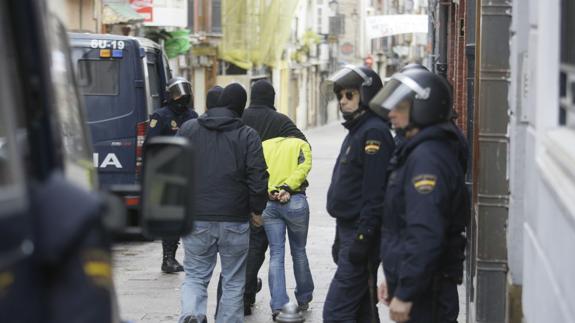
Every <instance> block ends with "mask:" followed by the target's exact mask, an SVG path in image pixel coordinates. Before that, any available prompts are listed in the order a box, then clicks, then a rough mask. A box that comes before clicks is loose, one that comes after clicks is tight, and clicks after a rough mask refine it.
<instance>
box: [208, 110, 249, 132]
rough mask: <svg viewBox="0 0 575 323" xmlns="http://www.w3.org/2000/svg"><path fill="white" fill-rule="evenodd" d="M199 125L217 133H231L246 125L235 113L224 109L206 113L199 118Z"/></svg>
mask: <svg viewBox="0 0 575 323" xmlns="http://www.w3.org/2000/svg"><path fill="white" fill-rule="evenodd" d="M198 123H199V124H200V125H201V126H202V127H204V128H206V129H210V130H215V131H231V130H235V129H238V128H240V127H242V126H243V125H244V123H243V122H242V120H240V119H239V118H238V116H237V115H236V114H235V112H233V111H230V110H229V109H227V108H223V107H216V108H212V109H210V110H208V111H206V113H204V114H203V115H202V116H201V117H199V118H198Z"/></svg>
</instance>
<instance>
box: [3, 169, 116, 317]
mask: <svg viewBox="0 0 575 323" xmlns="http://www.w3.org/2000/svg"><path fill="white" fill-rule="evenodd" d="M103 212H104V204H103V203H102V201H101V200H100V198H99V197H98V196H96V195H95V194H93V193H88V192H85V191H83V190H80V189H78V188H77V187H75V186H74V185H71V184H69V183H68V182H66V181H65V180H64V179H63V177H61V176H53V177H52V178H51V179H50V180H48V181H47V183H45V184H42V185H41V186H40V187H35V188H34V189H33V190H31V199H30V209H29V211H28V212H27V214H26V215H25V218H27V219H29V220H30V221H29V223H30V228H31V229H32V230H31V232H30V236H29V238H30V240H31V241H32V242H33V246H34V247H33V249H30V250H29V251H30V252H32V253H31V254H30V255H26V253H24V255H26V257H25V258H22V259H19V258H12V259H11V260H19V261H15V262H14V263H13V264H12V265H10V266H7V267H0V322H3V323H20V322H53V323H56V322H86V323H90V322H93V323H106V322H113V321H116V318H114V317H113V316H115V315H117V313H114V308H115V307H116V305H115V297H114V295H113V293H114V289H113V282H112V265H111V255H110V240H109V238H108V234H107V233H106V231H105V229H104V226H103V224H102V221H103V219H102V215H103ZM19 229H23V228H19ZM5 238H7V237H5V236H0V242H2V241H4V239H5ZM23 249H24V248H23Z"/></svg>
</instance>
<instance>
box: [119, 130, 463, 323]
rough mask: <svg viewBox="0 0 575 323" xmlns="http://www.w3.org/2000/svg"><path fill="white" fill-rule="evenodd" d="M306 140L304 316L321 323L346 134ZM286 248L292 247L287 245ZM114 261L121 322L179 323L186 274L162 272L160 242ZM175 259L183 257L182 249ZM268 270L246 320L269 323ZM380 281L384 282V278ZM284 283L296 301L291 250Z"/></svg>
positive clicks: (135, 245)
mask: <svg viewBox="0 0 575 323" xmlns="http://www.w3.org/2000/svg"><path fill="white" fill-rule="evenodd" d="M306 136H307V137H308V139H309V141H310V143H311V145H312V149H313V168H312V171H311V174H310V176H309V182H310V187H309V189H308V199H309V204H310V212H311V220H310V230H309V236H308V249H307V251H308V258H309V261H310V265H311V269H312V274H313V277H314V282H315V293H314V300H313V301H312V303H311V305H310V310H309V311H308V312H307V313H306V314H305V318H306V322H314V323H319V322H322V319H321V318H322V308H323V301H324V299H325V296H326V294H327V290H328V288H329V283H330V281H331V278H332V277H333V274H334V272H335V268H336V267H335V264H334V263H333V261H332V259H331V244H332V241H333V237H334V232H335V231H334V229H335V222H334V220H333V219H332V218H331V217H329V216H328V214H327V212H326V210H325V202H326V201H325V200H326V192H327V188H328V186H329V183H330V177H331V171H332V169H333V164H334V161H335V158H336V157H337V153H338V150H339V145H340V144H341V142H342V140H343V137H344V136H345V131H344V128H343V127H342V126H341V125H340V124H339V123H335V124H331V125H328V126H325V127H321V128H317V129H312V130H309V131H307V132H306ZM287 248H288V249H289V246H288V247H287ZM114 258H115V259H114V260H115V261H114V278H115V282H116V288H117V291H118V297H119V302H120V309H121V314H122V318H124V319H126V320H132V321H135V322H177V319H178V315H179V312H180V284H181V282H182V280H183V278H184V274H183V273H181V274H173V275H167V274H162V273H161V272H160V263H161V244H160V242H157V241H156V242H148V243H146V242H129V243H121V244H117V245H116V246H115V248H114ZM177 258H178V259H179V260H182V259H183V250H182V248H181V247H180V248H179V250H178V256H177ZM267 268H268V258H267V257H266V262H265V263H264V265H263V266H262V269H261V271H260V277H261V278H262V280H263V282H264V284H263V288H262V291H261V292H260V293H259V294H258V295H257V300H256V304H255V308H254V314H253V315H251V316H248V317H246V320H245V321H246V322H253V323H256V322H257V323H260V322H268V321H269V322H271V311H270V308H269V300H270V294H269V289H268V284H267ZM218 272H219V268H218V267H216V269H215V271H214V276H213V277H212V281H211V283H210V287H209V296H208V319H211V320H212V322H213V317H214V312H215V308H216V301H215V300H216V285H217V281H216V279H217V273H218ZM380 276H381V271H380ZM214 277H215V278H214ZM379 279H380V280H381V277H379ZM286 280H287V286H288V289H289V291H288V294H289V295H290V297H291V298H292V301H295V299H294V297H293V289H294V288H295V281H294V278H293V271H292V267H291V259H290V256H289V251H286ZM460 304H461V305H460V306H461V308H462V311H461V314H460V322H463V321H464V319H463V318H464V317H465V305H464V304H465V292H464V290H461V291H460ZM378 307H379V312H380V317H381V319H382V320H381V322H382V323H383V322H391V321H389V318H388V313H387V308H386V307H385V306H383V305H378Z"/></svg>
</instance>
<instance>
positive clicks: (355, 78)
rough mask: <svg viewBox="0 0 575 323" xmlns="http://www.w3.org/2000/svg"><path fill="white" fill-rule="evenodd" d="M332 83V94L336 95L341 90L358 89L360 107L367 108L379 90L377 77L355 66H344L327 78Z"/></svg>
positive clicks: (380, 85)
mask: <svg viewBox="0 0 575 323" xmlns="http://www.w3.org/2000/svg"><path fill="white" fill-rule="evenodd" d="M329 81H331V82H333V92H334V93H335V94H338V93H339V91H341V90H343V89H358V90H359V93H360V104H359V105H360V106H363V107H366V108H367V106H368V104H369V102H370V101H371V99H372V98H373V97H374V96H375V95H376V94H377V92H378V91H379V90H380V89H381V87H382V83H381V79H380V78H379V75H377V73H375V72H374V71H373V70H371V69H369V68H367V67H363V66H355V65H346V66H344V67H343V68H342V69H341V70H339V71H338V72H337V73H335V74H334V75H332V76H331V77H330V78H329Z"/></svg>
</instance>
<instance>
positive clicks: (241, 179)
mask: <svg viewBox="0 0 575 323" xmlns="http://www.w3.org/2000/svg"><path fill="white" fill-rule="evenodd" d="M224 94H225V92H224V93H223V94H222V95H224ZM244 104H245V99H244ZM237 107H239V105H237V106H236V108H237ZM177 135H178V136H183V137H187V138H188V139H189V140H190V142H191V143H192V145H193V147H194V151H195V156H196V160H195V163H194V171H195V173H194V174H195V179H196V180H195V188H196V189H195V193H194V208H195V219H196V220H198V221H216V222H247V221H248V220H249V214H250V212H254V213H256V214H261V213H262V212H263V210H264V208H265V206H266V202H267V185H268V177H269V175H268V172H267V170H266V169H267V167H266V162H265V159H264V154H263V150H262V144H261V141H260V138H259V136H258V134H257V133H256V132H255V131H254V130H253V129H251V128H250V127H248V126H246V125H244V124H243V122H242V121H241V120H240V119H239V118H238V116H237V113H236V112H234V111H232V110H231V109H229V108H222V107H220V108H212V109H210V110H208V111H207V112H206V113H205V114H204V115H202V116H201V117H200V118H198V119H194V120H190V121H189V122H186V123H185V124H184V125H183V126H182V127H181V129H180V130H179V131H178V134H177Z"/></svg>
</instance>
